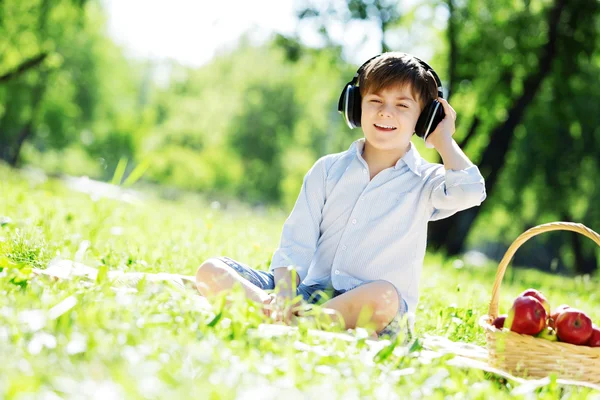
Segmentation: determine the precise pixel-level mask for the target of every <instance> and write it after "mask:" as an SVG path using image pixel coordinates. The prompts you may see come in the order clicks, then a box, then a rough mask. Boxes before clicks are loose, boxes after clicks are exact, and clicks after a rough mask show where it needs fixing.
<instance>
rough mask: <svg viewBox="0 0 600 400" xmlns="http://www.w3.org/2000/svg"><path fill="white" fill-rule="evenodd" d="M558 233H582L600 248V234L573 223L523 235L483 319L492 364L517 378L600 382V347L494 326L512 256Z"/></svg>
mask: <svg viewBox="0 0 600 400" xmlns="http://www.w3.org/2000/svg"><path fill="white" fill-rule="evenodd" d="M556 230H567V231H573V232H577V233H581V234H582V235H585V236H587V237H589V238H590V239H592V240H593V241H594V242H596V244H597V245H598V246H600V235H598V234H597V233H596V232H594V231H593V230H591V229H589V228H587V227H586V226H584V225H582V224H576V223H571V222H553V223H549V224H544V225H539V226H536V227H533V228H531V229H529V230H527V231H526V232H524V233H522V234H521V235H520V236H519V237H518V238H517V239H516V240H515V241H514V242H513V243H512V244H511V246H510V247H509V248H508V250H507V251H506V254H505V255H504V257H503V258H502V261H500V265H499V266H498V271H497V272H496V280H495V281H494V287H493V288H492V300H491V302H490V307H489V311H488V315H484V316H482V317H481V318H480V320H479V324H480V325H481V326H482V327H483V328H484V329H485V333H486V339H487V347H488V353H489V356H488V357H489V363H490V364H491V365H493V366H495V367H496V368H500V369H502V370H505V371H509V372H510V373H512V374H513V375H515V376H521V377H531V378H543V377H546V376H549V375H550V374H551V373H556V374H557V377H558V378H563V379H573V380H578V381H583V382H590V383H600V348H599V347H588V346H576V345H573V344H569V343H563V342H551V341H549V340H546V339H540V338H536V337H533V336H529V335H521V334H518V333H515V332H511V331H501V330H498V329H496V328H495V327H494V326H493V325H491V323H492V322H493V321H494V319H495V318H496V317H497V316H498V299H499V297H500V285H501V283H502V278H503V277H504V272H505V271H506V267H507V265H508V263H509V262H510V260H511V259H512V256H513V255H514V254H515V252H516V251H517V249H518V248H519V247H520V246H521V245H522V244H523V243H525V242H526V241H527V240H529V239H530V238H532V237H534V236H536V235H539V234H540V233H543V232H548V231H556ZM596 322H597V323H598V322H600V321H596Z"/></svg>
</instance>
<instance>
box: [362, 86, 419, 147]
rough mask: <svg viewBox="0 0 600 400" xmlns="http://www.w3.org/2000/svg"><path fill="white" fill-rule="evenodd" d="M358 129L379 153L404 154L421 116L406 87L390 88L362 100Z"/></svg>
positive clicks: (408, 87) (368, 94) (415, 100)
mask: <svg viewBox="0 0 600 400" xmlns="http://www.w3.org/2000/svg"><path fill="white" fill-rule="evenodd" d="M361 105H362V115H361V126H362V130H363V132H364V134H365V139H366V141H367V142H368V143H369V144H370V145H372V146H373V147H375V148H377V149H379V150H396V149H398V150H404V149H405V148H406V146H408V142H409V141H410V138H411V137H412V135H413V133H414V131H415V126H416V124H417V120H418V119H419V115H420V113H421V106H420V104H419V102H418V99H415V98H414V97H413V95H412V93H411V90H410V86H409V85H403V86H392V87H388V88H385V89H383V90H382V91H380V92H379V93H373V92H371V91H369V92H367V93H366V95H365V96H364V97H363V99H362V103H361Z"/></svg>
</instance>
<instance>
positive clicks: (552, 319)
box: [548, 304, 571, 329]
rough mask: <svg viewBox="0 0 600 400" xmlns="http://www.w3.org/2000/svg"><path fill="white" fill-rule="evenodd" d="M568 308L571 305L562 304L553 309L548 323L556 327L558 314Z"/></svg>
mask: <svg viewBox="0 0 600 400" xmlns="http://www.w3.org/2000/svg"><path fill="white" fill-rule="evenodd" d="M567 308H571V307H570V306H569V305H567V304H561V305H560V306H558V307H556V308H555V309H554V311H552V313H551V314H550V319H548V325H549V326H551V327H552V328H554V329H556V320H557V319H558V315H559V314H560V313H561V312H563V311H564V310H566V309H567Z"/></svg>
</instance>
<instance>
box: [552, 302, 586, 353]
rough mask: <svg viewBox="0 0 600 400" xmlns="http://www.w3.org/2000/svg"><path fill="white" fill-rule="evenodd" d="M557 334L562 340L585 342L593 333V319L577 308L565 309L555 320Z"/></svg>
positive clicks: (576, 342) (572, 342)
mask: <svg viewBox="0 0 600 400" xmlns="http://www.w3.org/2000/svg"><path fill="white" fill-rule="evenodd" d="M555 325H556V335H557V336H558V338H559V339H560V341H562V342H566V343H571V344H584V343H585V342H587V341H588V340H589V339H590V337H591V336H592V333H593V327H592V320H591V319H590V317H588V316H587V315H586V314H585V313H584V312H583V311H580V310H577V309H575V308H567V309H565V310H563V311H562V312H561V313H560V314H559V315H558V318H557V319H556V321H555Z"/></svg>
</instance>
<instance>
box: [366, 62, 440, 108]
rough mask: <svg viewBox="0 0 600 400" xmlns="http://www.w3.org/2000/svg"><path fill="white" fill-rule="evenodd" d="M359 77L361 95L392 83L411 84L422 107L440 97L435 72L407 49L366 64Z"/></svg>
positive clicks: (399, 84) (398, 84)
mask: <svg viewBox="0 0 600 400" xmlns="http://www.w3.org/2000/svg"><path fill="white" fill-rule="evenodd" d="M358 79H359V80H358V87H359V89H360V95H361V96H362V97H364V96H365V95H366V94H367V93H369V92H371V93H379V92H380V91H382V90H384V89H387V88H390V87H394V86H400V87H403V86H405V85H409V86H408V87H409V88H410V90H411V92H412V95H413V97H414V98H415V100H417V101H418V102H419V105H420V106H421V110H423V108H424V107H425V105H427V104H429V103H430V102H431V101H432V100H433V99H436V98H437V83H436V82H435V79H434V78H433V76H432V75H431V74H430V73H428V72H427V70H426V69H425V67H423V65H421V64H420V63H419V61H417V60H416V59H415V58H414V57H413V56H411V55H410V54H406V53H400V52H395V51H392V52H387V53H383V54H382V55H380V56H379V57H376V58H374V59H373V60H371V61H369V63H368V64H367V65H365V66H364V67H363V69H362V71H361V73H360V74H359V78H358Z"/></svg>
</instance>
